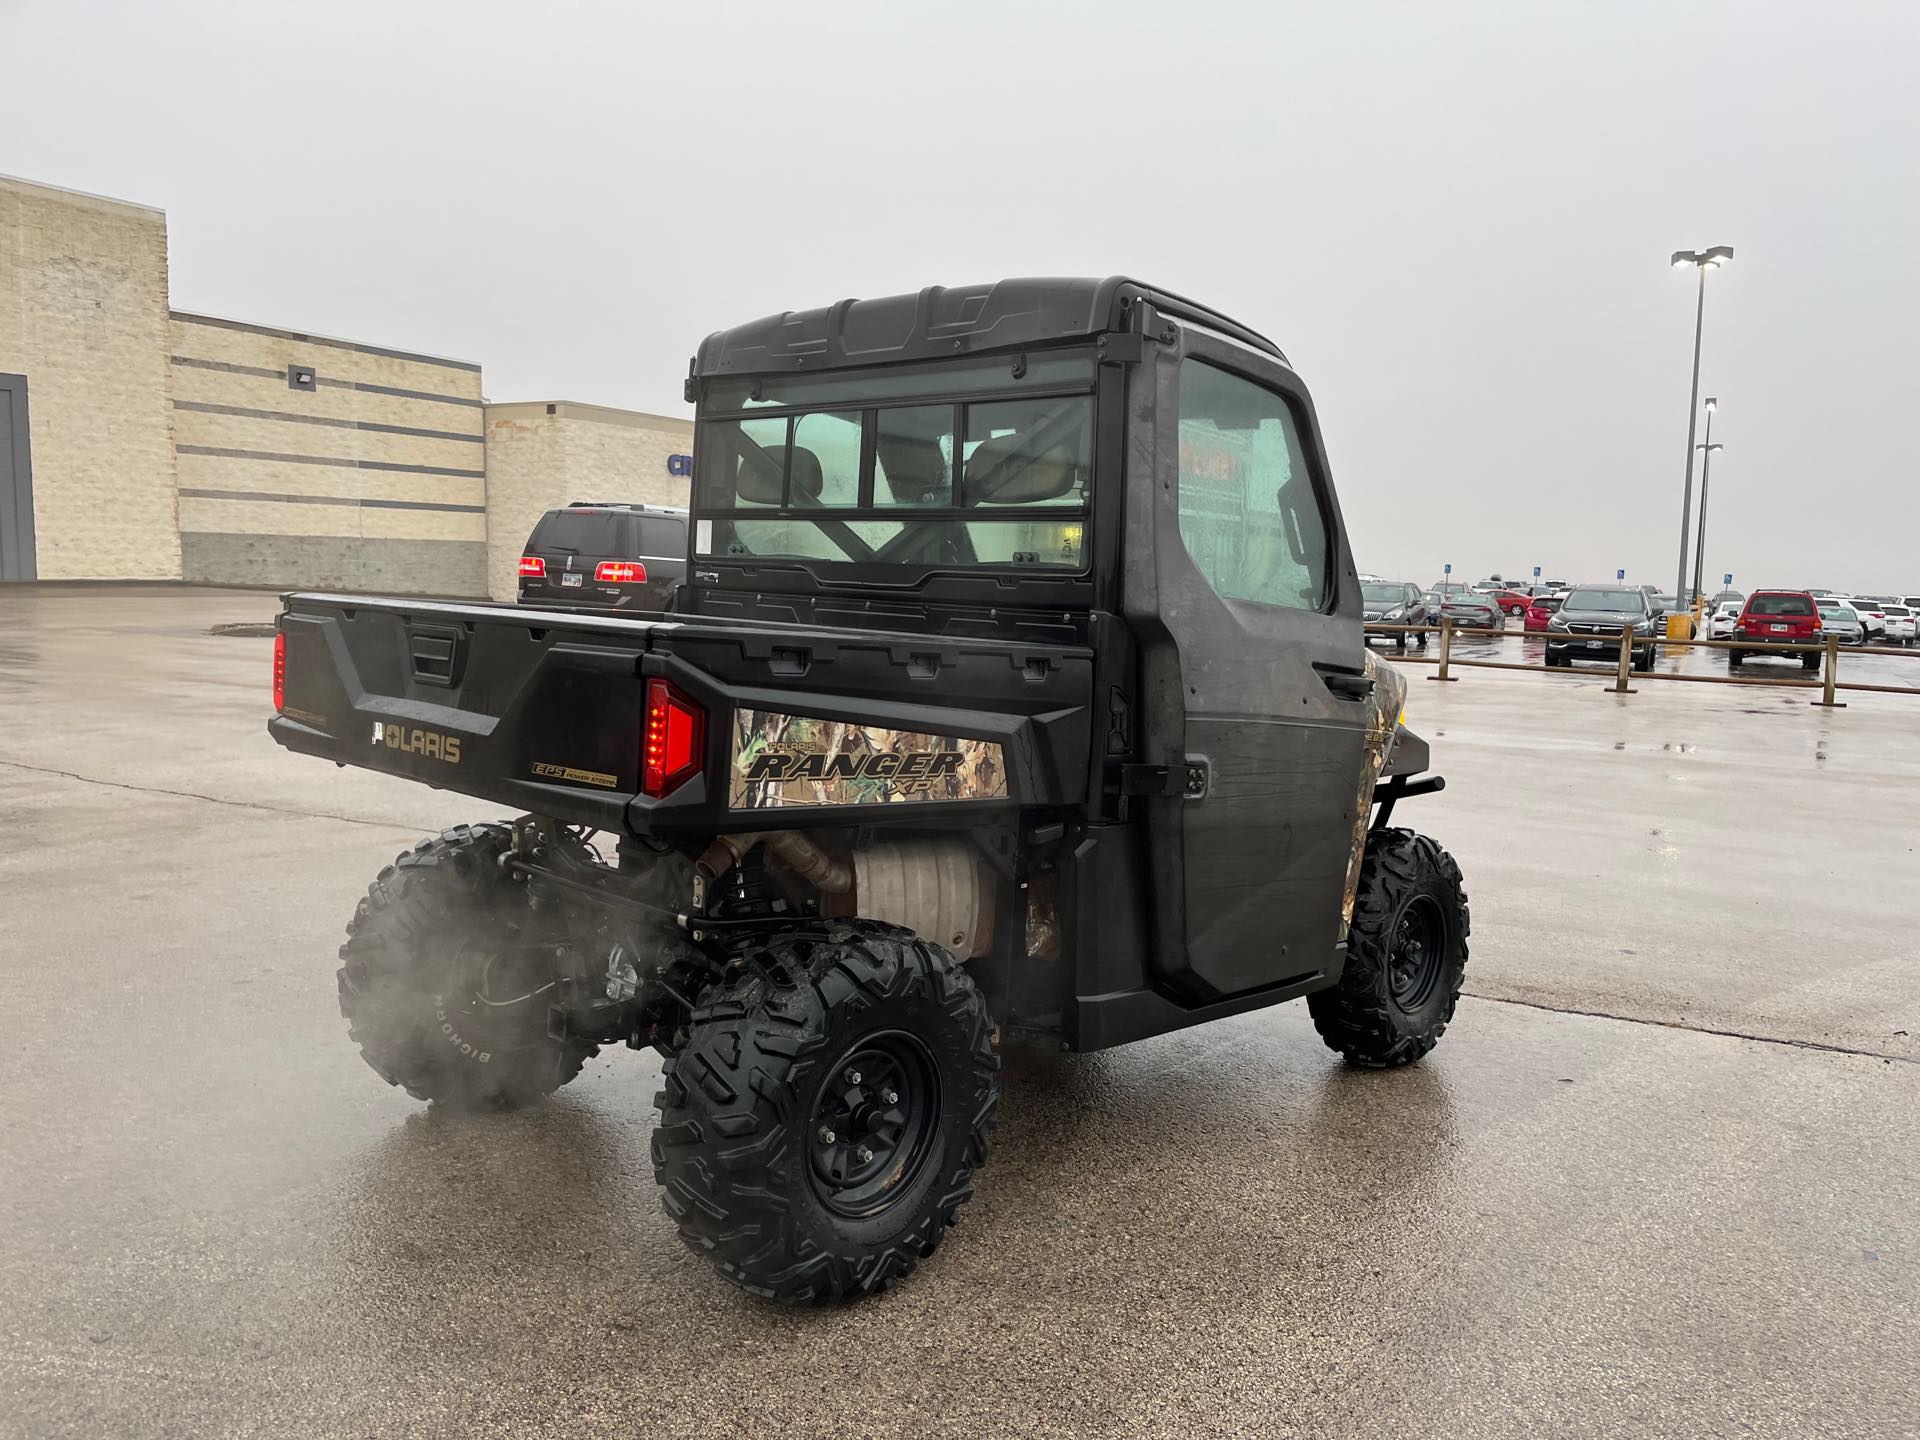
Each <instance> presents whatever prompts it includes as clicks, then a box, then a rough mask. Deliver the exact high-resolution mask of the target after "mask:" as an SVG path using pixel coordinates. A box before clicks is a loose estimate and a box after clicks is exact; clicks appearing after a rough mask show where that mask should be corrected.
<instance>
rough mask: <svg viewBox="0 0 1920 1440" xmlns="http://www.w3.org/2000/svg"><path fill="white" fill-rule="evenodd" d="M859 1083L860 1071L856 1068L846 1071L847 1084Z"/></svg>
mask: <svg viewBox="0 0 1920 1440" xmlns="http://www.w3.org/2000/svg"><path fill="white" fill-rule="evenodd" d="M859 1083H860V1072H859V1071H858V1070H849V1071H847V1084H849V1085H858V1084H859Z"/></svg>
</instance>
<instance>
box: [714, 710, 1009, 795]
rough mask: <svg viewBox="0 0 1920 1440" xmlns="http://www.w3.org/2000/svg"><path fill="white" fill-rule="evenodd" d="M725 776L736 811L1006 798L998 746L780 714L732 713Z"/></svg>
mask: <svg viewBox="0 0 1920 1440" xmlns="http://www.w3.org/2000/svg"><path fill="white" fill-rule="evenodd" d="M728 778H729V781H730V784H729V785H728V795H727V803H728V804H729V805H731V806H732V807H733V808H734V809H735V810H771V809H777V808H779V807H782V806H790V805H887V804H898V803H901V802H905V801H916V800H1004V799H1006V798H1007V773H1006V763H1005V760H1004V757H1003V755H1002V751H1001V748H1000V742H999V741H997V740H968V739H963V738H961V737H960V736H958V735H938V734H932V733H929V732H927V731H922V730H884V729H881V728H879V727H878V726H874V725H855V724H851V723H849V722H848V721H845V720H824V719H820V718H818V717H816V716H812V715H788V714H785V713H783V712H781V711H778V710H746V709H742V710H738V711H735V712H734V722H733V757H732V766H731V774H730V775H729V777H728Z"/></svg>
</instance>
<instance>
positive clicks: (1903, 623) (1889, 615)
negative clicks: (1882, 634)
mask: <svg viewBox="0 0 1920 1440" xmlns="http://www.w3.org/2000/svg"><path fill="white" fill-rule="evenodd" d="M1880 613H1881V614H1882V615H1884V616H1886V619H1887V643H1888V644H1889V645H1911V644H1913V640H1914V625H1915V621H1916V619H1917V618H1920V617H1916V616H1915V615H1914V613H1913V610H1912V609H1911V608H1910V607H1908V606H1905V605H1889V604H1886V603H1884V602H1883V603H1882V604H1881V606H1880Z"/></svg>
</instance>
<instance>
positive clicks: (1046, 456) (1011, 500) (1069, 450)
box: [967, 434, 1082, 505]
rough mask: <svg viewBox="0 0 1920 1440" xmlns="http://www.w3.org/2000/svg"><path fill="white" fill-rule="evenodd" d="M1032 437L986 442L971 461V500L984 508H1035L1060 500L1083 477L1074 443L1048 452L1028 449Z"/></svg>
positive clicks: (1061, 444)
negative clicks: (1012, 506) (1050, 501)
mask: <svg viewBox="0 0 1920 1440" xmlns="http://www.w3.org/2000/svg"><path fill="white" fill-rule="evenodd" d="M1032 444H1033V438H1032V437H1031V436H1023V435H1017V434H1016V435H1000V436H996V437H995V438H994V439H992V440H983V441H981V443H980V444H979V445H978V446H976V447H975V449H974V452H973V454H972V456H970V457H969V458H968V460H967V498H968V500H969V501H971V502H973V503H976V504H981V505H1033V504H1037V503H1039V502H1040V501H1044V500H1057V499H1059V498H1060V496H1062V495H1065V494H1066V493H1067V492H1068V491H1069V490H1071V489H1073V487H1074V484H1075V482H1076V481H1078V480H1079V479H1080V478H1081V474H1082V472H1081V467H1080V464H1079V461H1078V460H1077V459H1076V457H1075V455H1074V449H1075V446H1074V444H1073V442H1072V441H1070V440H1063V441H1060V442H1057V443H1055V444H1054V445H1052V446H1050V447H1048V448H1047V449H1045V450H1039V451H1035V450H1033V449H1030V448H1027V447H1030V446H1031V445H1032Z"/></svg>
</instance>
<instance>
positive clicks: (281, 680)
mask: <svg viewBox="0 0 1920 1440" xmlns="http://www.w3.org/2000/svg"><path fill="white" fill-rule="evenodd" d="M286 708H287V632H286V631H284V630H276V631H274V632H273V713H274V714H276V715H279V714H282V713H283V712H284V711H285V710H286Z"/></svg>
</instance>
